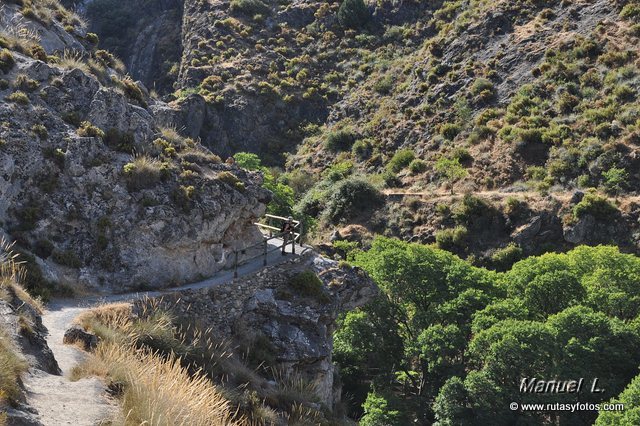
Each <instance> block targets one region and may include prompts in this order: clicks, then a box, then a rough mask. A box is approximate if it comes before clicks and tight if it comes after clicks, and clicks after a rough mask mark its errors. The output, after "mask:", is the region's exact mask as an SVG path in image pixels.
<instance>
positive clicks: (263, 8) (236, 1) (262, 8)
mask: <svg viewBox="0 0 640 426" xmlns="http://www.w3.org/2000/svg"><path fill="white" fill-rule="evenodd" d="M231 10H232V11H233V12H238V13H242V14H245V15H247V16H254V15H267V14H269V12H271V9H270V8H269V6H268V5H267V4H266V3H264V2H263V1H261V0H231Z"/></svg>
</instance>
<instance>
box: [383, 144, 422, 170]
mask: <svg viewBox="0 0 640 426" xmlns="http://www.w3.org/2000/svg"><path fill="white" fill-rule="evenodd" d="M415 158H416V154H415V153H414V152H413V151H412V150H410V149H401V150H400V151H398V152H396V153H395V154H394V155H393V157H391V160H389V162H388V163H387V170H388V171H390V172H391V173H398V172H400V171H401V170H402V169H404V168H405V167H407V166H409V165H410V164H411V162H412V161H413V160H414V159H415Z"/></svg>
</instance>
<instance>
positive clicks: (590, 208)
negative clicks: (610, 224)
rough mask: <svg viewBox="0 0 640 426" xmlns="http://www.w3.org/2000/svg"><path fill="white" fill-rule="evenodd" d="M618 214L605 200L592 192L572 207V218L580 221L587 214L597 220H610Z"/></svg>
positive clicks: (614, 207)
mask: <svg viewBox="0 0 640 426" xmlns="http://www.w3.org/2000/svg"><path fill="white" fill-rule="evenodd" d="M617 213H618V209H617V208H616V206H614V205H613V204H612V203H611V202H610V201H609V200H608V199H607V198H605V197H602V196H600V195H598V194H596V193H594V192H589V193H587V194H585V195H584V197H583V198H582V201H580V202H579V203H578V204H576V205H575V206H574V207H573V216H574V217H575V218H576V219H580V218H582V217H584V216H586V215H588V214H590V215H592V216H593V217H595V218H596V219H599V220H610V219H612V218H613V217H614V216H615V215H616V214H617Z"/></svg>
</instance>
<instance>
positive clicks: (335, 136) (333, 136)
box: [325, 127, 356, 152]
mask: <svg viewBox="0 0 640 426" xmlns="http://www.w3.org/2000/svg"><path fill="white" fill-rule="evenodd" d="M326 137H327V138H326V140H325V146H326V147H327V149H329V150H330V151H334V152H337V151H345V150H348V149H351V146H352V145H353V143H354V142H355V140H356V134H355V132H354V131H353V129H351V128H350V127H345V128H342V129H338V130H336V131H334V132H329V133H327V136H326Z"/></svg>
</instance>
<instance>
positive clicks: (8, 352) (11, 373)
mask: <svg viewBox="0 0 640 426" xmlns="http://www.w3.org/2000/svg"><path fill="white" fill-rule="evenodd" d="M22 274H23V270H22V268H21V267H20V264H19V263H18V261H17V255H16V254H15V253H14V252H13V251H12V245H11V244H8V243H7V242H6V241H5V240H3V239H0V299H2V300H3V301H4V302H7V303H13V301H14V300H15V299H16V298H17V299H19V300H20V301H21V302H23V303H24V304H28V305H30V306H32V307H33V308H34V309H36V310H38V311H39V310H40V309H41V307H40V305H39V303H38V302H37V301H35V300H34V299H32V298H31V297H30V296H29V295H28V294H27V292H26V291H25V290H24V289H23V288H22V287H21V286H20V284H19V280H20V277H21V276H22ZM19 309H20V308H18V310H19ZM18 315H19V317H18V325H19V327H20V329H21V330H20V331H21V332H27V333H28V332H29V331H30V329H31V327H32V319H31V318H30V317H29V316H28V315H27V314H26V313H22V312H20V313H18ZM3 324H4V323H0V405H1V404H3V403H10V404H13V403H15V402H16V401H17V400H18V399H19V398H20V396H21V389H20V385H19V383H20V382H19V380H20V374H22V373H23V372H25V371H26V370H27V368H28V365H27V362H26V361H25V360H24V358H23V357H22V356H21V354H20V352H19V351H18V349H17V348H16V346H15V344H14V342H13V339H12V337H11V335H10V331H9V330H7V329H5V328H4V325H3ZM2 422H3V418H2V417H0V424H2Z"/></svg>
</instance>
